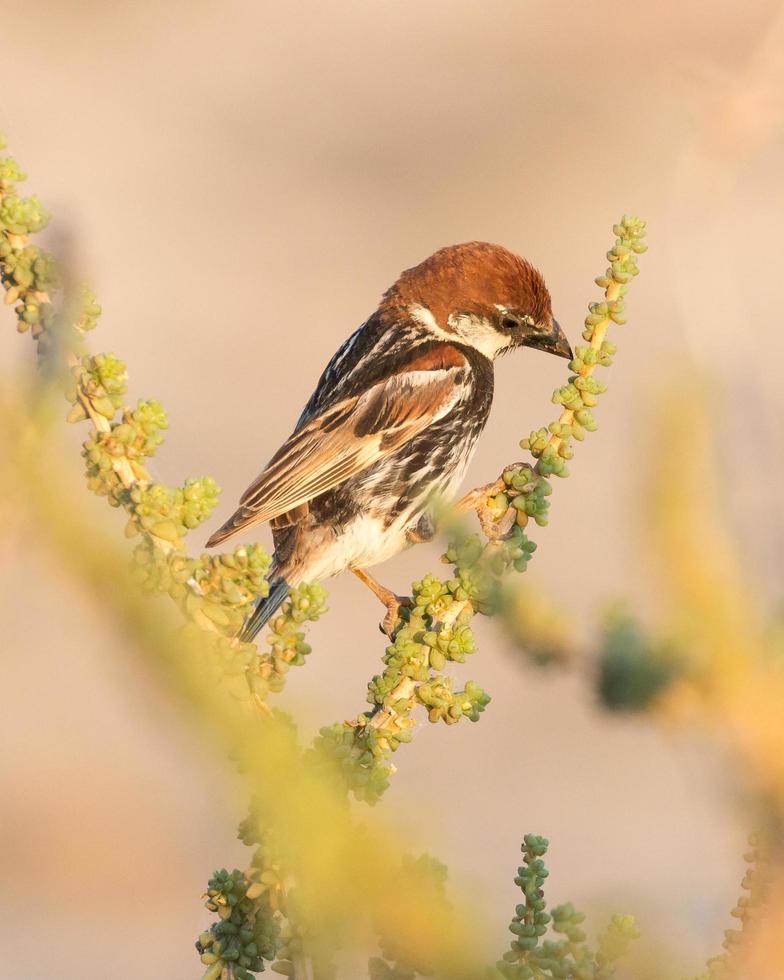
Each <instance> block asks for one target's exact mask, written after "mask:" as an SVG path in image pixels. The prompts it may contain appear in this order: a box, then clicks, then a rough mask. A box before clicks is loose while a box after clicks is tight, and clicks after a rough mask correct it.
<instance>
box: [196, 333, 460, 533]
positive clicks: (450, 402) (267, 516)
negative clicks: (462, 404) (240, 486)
mask: <svg viewBox="0 0 784 980" xmlns="http://www.w3.org/2000/svg"><path fill="white" fill-rule="evenodd" d="M467 370H468V364H467V362H466V360H465V358H464V356H463V355H462V354H461V353H460V351H459V350H457V349H456V348H454V347H451V346H449V347H446V348H441V349H439V350H437V351H431V352H428V353H427V354H425V355H423V356H421V357H419V358H417V359H416V360H415V361H413V362H412V363H410V364H409V365H408V366H407V367H406V368H404V369H403V370H401V371H399V372H398V373H396V374H393V375H391V376H389V377H388V378H385V379H384V380H382V381H379V382H378V383H377V384H375V385H373V386H372V387H370V388H369V389H368V390H367V391H365V392H363V393H362V394H361V395H357V396H355V397H352V398H347V399H345V400H344V401H341V402H338V403H337V404H335V405H333V406H331V407H330V408H328V409H326V410H325V411H324V412H322V413H321V414H320V415H317V416H316V417H315V418H313V419H311V420H310V421H309V422H308V423H307V424H306V425H304V426H303V427H302V428H301V429H299V430H297V431H296V432H294V433H293V434H292V435H291V436H289V438H288V439H287V440H286V442H285V443H284V444H283V446H281V448H280V449H279V450H278V452H277V453H276V454H275V455H274V456H273V457H272V459H271V460H270V462H269V463H268V464H267V466H266V468H265V469H264V471H263V472H262V473H261V474H260V475H259V477H258V478H257V479H256V480H255V481H254V482H253V483H252V484H251V486H249V487H248V489H247V490H246V491H245V493H244V494H243V495H242V497H241V499H240V506H239V508H238V509H237V511H236V512H235V513H234V514H233V515H232V517H230V518H229V520H228V521H226V523H225V524H224V525H223V527H221V528H220V529H219V530H218V531H216V532H215V534H213V535H212V537H211V538H210V539H209V541H208V542H207V546H208V547H212V546H213V545H216V544H219V543H220V542H221V541H224V540H225V539H226V538H228V537H230V536H231V535H232V534H236V533H237V531H240V530H242V529H244V528H246V527H249V526H250V525H252V524H258V523H261V522H262V521H269V520H272V519H273V518H276V517H279V516H280V515H281V514H286V513H287V512H289V511H292V510H293V509H294V508H297V507H300V506H301V505H303V504H307V502H308V501H310V500H313V499H314V497H318V496H319V495H320V494H322V493H325V492H326V491H327V490H332V489H334V488H335V487H337V486H339V485H340V484H341V483H343V482H345V481H346V480H348V479H349V478H350V477H352V476H355V475H356V474H358V473H361V472H362V471H363V470H365V469H367V468H368V467H369V466H372V465H373V464H374V463H377V462H378V461H379V460H381V459H383V458H384V457H385V456H388V455H389V454H390V453H393V452H395V451H396V450H398V449H400V447H401V446H403V445H404V444H405V443H406V442H408V441H409V440H410V439H413V437H414V436H416V435H418V434H419V433H420V432H422V431H424V430H425V429H426V428H427V427H428V426H429V425H432V424H433V422H435V421H437V420H438V419H440V418H443V416H445V415H447V414H448V413H449V412H450V411H451V410H452V408H453V407H454V406H455V404H456V403H457V402H458V400H459V399H460V397H461V394H462V391H463V388H462V383H463V381H464V380H465V375H466V371H467Z"/></svg>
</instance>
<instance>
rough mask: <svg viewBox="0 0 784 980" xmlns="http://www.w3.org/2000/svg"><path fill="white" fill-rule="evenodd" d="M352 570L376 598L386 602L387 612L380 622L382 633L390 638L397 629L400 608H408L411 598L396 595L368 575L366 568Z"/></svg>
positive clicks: (379, 626)
mask: <svg viewBox="0 0 784 980" xmlns="http://www.w3.org/2000/svg"><path fill="white" fill-rule="evenodd" d="M351 571H352V572H353V573H354V574H355V575H356V577H357V578H358V579H359V580H360V582H364V583H365V585H366V586H367V587H368V588H369V589H370V591H371V592H372V593H373V595H374V596H376V598H378V599H379V600H380V601H381V602H383V603H384V605H385V606H386V609H387V614H386V616H384V618H383V619H382V620H381V622H380V623H379V624H378V628H379V629H380V630H381V632H382V633H384V634H386V635H387V636H388V637H389V638H390V640H391V639H392V634H393V633H394V631H395V623H396V622H397V620H398V618H399V616H400V610H401V609H403V608H408V607H410V605H411V600H410V599H408V598H404V597H403V596H399V595H396V594H395V593H394V592H393V591H392V590H391V589H387V588H385V587H384V586H383V585H382V584H381V583H380V582H377V581H376V580H375V579H374V578H373V576H372V575H368V573H367V572H366V571H365V569H364V568H352V569H351Z"/></svg>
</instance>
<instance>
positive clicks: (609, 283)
mask: <svg viewBox="0 0 784 980" xmlns="http://www.w3.org/2000/svg"><path fill="white" fill-rule="evenodd" d="M613 231H614V232H615V234H616V236H617V238H616V240H615V244H614V245H613V247H612V248H611V249H610V251H609V252H608V253H607V258H608V259H609V262H610V265H609V267H608V268H607V270H606V271H605V273H604V275H603V276H599V277H598V278H597V279H596V283H597V285H599V286H601V287H602V288H603V289H604V290H605V298H604V300H603V301H602V302H599V303H591V304H590V306H589V308H588V309H589V312H588V316H587V317H586V318H585V329H584V331H583V338H584V340H585V341H586V342H587V346H583V347H578V348H577V350H576V351H575V356H574V359H573V360H572V361H571V362H570V364H569V367H570V368H571V370H572V371H573V372H574V374H573V375H572V376H571V377H570V378H569V380H568V381H567V383H566V384H565V385H563V386H562V387H561V388H558V389H557V390H556V391H555V392H554V393H553V402H554V404H556V405H562V406H563V407H564V410H565V412H564V414H562V415H561V417H560V418H559V419H557V420H556V421H554V422H551V423H550V425H549V426H548V427H547V428H542V429H538V430H535V431H533V432H532V433H531V434H530V435H529V436H528V438H527V439H523V441H522V442H521V443H520V445H521V446H522V447H523V448H524V449H528V450H529V452H530V453H531V454H532V455H533V456H534V457H535V458H536V459H537V460H538V463H537V467H536V469H537V471H538V473H539V475H540V476H542V477H548V476H550V475H552V476H560V477H564V476H568V474H569V470H568V467H567V465H566V463H567V461H568V460H570V459H571V458H572V456H573V455H574V450H573V448H572V445H571V440H572V439H576V440H577V441H582V440H583V439H584V438H585V435H586V433H587V432H594V431H595V430H596V428H597V427H598V426H597V422H596V419H595V418H594V415H593V409H594V408H595V407H596V405H597V404H598V398H599V395H601V394H603V393H604V392H605V391H606V390H607V388H606V385H604V384H602V383H601V382H599V381H597V380H596V379H595V378H594V377H593V372H594V369H595V368H596V367H608V366H609V365H610V364H612V359H613V356H614V354H615V351H616V348H615V344H614V343H612V342H611V341H609V340H606V339H605V333H606V330H607V327H608V325H609V323H611V322H612V323H616V324H622V323H625V322H626V318H625V316H624V313H625V303H624V296H625V294H626V291H627V289H628V286H629V283H630V282H631V280H632V279H633V278H634V277H635V276H636V275H637V274H638V273H639V271H640V270H639V266H638V265H637V256H638V255H640V254H642V253H643V252H645V251H646V249H647V247H648V246H647V245H646V244H645V243H644V242H643V238H644V237H645V222H644V221H641V220H640V219H639V218H634V217H630V216H629V215H624V217H623V218H622V219H621V221H620V223H619V224H617V225H614V226H613Z"/></svg>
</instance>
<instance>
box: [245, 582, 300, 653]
mask: <svg viewBox="0 0 784 980" xmlns="http://www.w3.org/2000/svg"><path fill="white" fill-rule="evenodd" d="M289 588H290V586H289V583H288V582H287V581H286V580H285V579H284V578H283V577H282V576H279V577H278V578H274V579H272V581H271V582H270V586H269V595H267V596H265V597H264V598H263V599H259V600H258V602H257V603H256V605H255V607H254V609H253V612H252V613H251V614H250V616H248V618H247V619H246V620H245V622H244V623H243V625H242V629H241V630H240V631H239V633H238V634H237V637H238V639H239V640H240V641H241V642H242V643H252V642H253V639H254V637H255V636H256V634H257V633H258V632H259V630H260V629H263V627H264V625H265V624H266V623H267V622H268V621H269V620H270V619H272V617H273V616H274V615H275V613H276V612H277V611H278V609H280V607H281V606H282V605H283V603H284V601H285V599H286V596H287V595H288V594H289Z"/></svg>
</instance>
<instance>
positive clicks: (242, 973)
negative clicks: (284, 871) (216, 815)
mask: <svg viewBox="0 0 784 980" xmlns="http://www.w3.org/2000/svg"><path fill="white" fill-rule="evenodd" d="M204 897H205V905H206V907H207V908H208V909H209V911H210V912H214V913H215V914H216V915H217V917H218V919H217V922H215V923H214V924H213V925H212V926H211V927H210V928H209V929H208V930H206V931H205V932H203V933H202V934H201V935H200V936H199V938H198V940H197V941H196V949H197V950H198V952H199V955H200V957H201V961H202V963H203V964H204V965H205V966H206V967H208V969H207V972H206V973H205V974H204V977H203V980H218V978H219V977H220V975H221V973H222V971H223V970H224V968H225V967H226V966H227V965H229V964H231V967H232V971H233V974H234V977H236V980H251V978H252V976H253V974H254V973H257V972H259V971H262V970H263V969H264V961H265V960H267V961H270V962H271V961H272V960H274V959H275V956H276V954H277V951H278V949H279V947H280V926H279V923H278V920H277V918H276V916H275V915H274V911H275V910H274V909H272V908H271V905H270V902H269V890H265V889H264V888H263V887H261V886H260V883H259V882H258V881H254V880H252V879H251V878H249V877H248V876H247V875H245V874H244V873H243V872H242V871H237V870H234V871H226V869H225V868H224V869H222V870H220V871H216V872H215V874H214V875H213V876H212V878H210V881H209V883H208V885H207V892H206V894H205V896H204Z"/></svg>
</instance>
